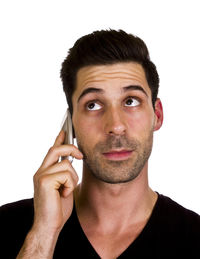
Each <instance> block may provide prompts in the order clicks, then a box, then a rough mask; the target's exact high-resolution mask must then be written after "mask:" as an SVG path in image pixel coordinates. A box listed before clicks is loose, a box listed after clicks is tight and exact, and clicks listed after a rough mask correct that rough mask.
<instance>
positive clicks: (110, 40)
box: [60, 29, 159, 114]
mask: <svg viewBox="0 0 200 259" xmlns="http://www.w3.org/2000/svg"><path fill="white" fill-rule="evenodd" d="M130 61H132V62H137V63H139V64H141V65H142V67H143V69H144V71H145V75H146V79H147V82H148V84H149V87H150V89H151V93H152V104H153V107H154V105H155V101H156V99H157V95H158V88H159V76H158V73H157V70H156V66H155V65H154V64H153V62H152V61H151V60H150V57H149V52H148V49H147V46H146V44H145V43H144V42H143V40H141V39H140V38H139V37H137V36H134V35H132V34H128V33H126V32H124V31H123V30H119V31H116V30H111V29H110V30H101V31H94V32H93V33H91V34H88V35H85V36H83V37H81V38H80V39H78V40H77V41H76V42H75V44H74V46H73V47H72V48H71V49H69V52H68V56H67V57H66V59H65V60H64V62H63V63H62V68H61V73H60V76H61V79H62V83H63V90H64V92H65V95H66V98H67V102H68V105H69V108H70V112H71V114H72V112H73V106H72V95H73V93H74V90H75V86H76V75H77V72H78V70H79V69H80V68H82V67H85V66H90V65H107V64H114V63H119V62H130Z"/></svg>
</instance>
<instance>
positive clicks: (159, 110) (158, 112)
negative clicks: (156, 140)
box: [154, 98, 163, 131]
mask: <svg viewBox="0 0 200 259" xmlns="http://www.w3.org/2000/svg"><path fill="white" fill-rule="evenodd" d="M162 124H163V107H162V102H161V100H160V99H159V98H157V100H156V102H155V123H154V131H156V130H159V129H160V128H161V126H162Z"/></svg>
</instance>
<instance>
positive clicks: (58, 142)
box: [53, 130, 66, 147]
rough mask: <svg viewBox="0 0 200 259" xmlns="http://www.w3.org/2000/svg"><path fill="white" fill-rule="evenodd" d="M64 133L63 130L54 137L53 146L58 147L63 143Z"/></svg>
mask: <svg viewBox="0 0 200 259" xmlns="http://www.w3.org/2000/svg"><path fill="white" fill-rule="evenodd" d="M65 134H66V133H65V132H64V130H61V131H60V132H59V134H58V136H57V137H56V140H55V142H54V144H53V146H55V147H57V146H60V145H61V144H63V143H64V140H65Z"/></svg>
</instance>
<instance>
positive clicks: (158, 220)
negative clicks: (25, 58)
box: [0, 194, 200, 259]
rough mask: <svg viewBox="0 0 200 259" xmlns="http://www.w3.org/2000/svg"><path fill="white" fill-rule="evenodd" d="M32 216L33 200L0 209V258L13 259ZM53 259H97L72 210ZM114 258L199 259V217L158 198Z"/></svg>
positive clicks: (31, 221) (160, 196)
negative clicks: (138, 229)
mask: <svg viewBox="0 0 200 259" xmlns="http://www.w3.org/2000/svg"><path fill="white" fill-rule="evenodd" d="M33 215H34V210H33V199H27V200H22V201H18V202H14V203H10V204H6V205H4V206H2V207H1V208H0V237H1V249H0V258H4V259H14V258H16V255H17V254H18V252H19V250H20V248H21V246H22V244H23V242H24V239H25V237H26V234H27V232H28V231H29V230H30V228H31V226H32V223H33ZM53 258H54V259H65V258H87V259H89V258H100V257H99V256H98V254H97V253H96V251H95V250H94V248H93V247H92V245H91V244H90V242H89V241H88V239H87V237H86V236H85V234H84V232H83V230H82V228H81V226H80V223H79V221H78V218H77V214H76V210H75V206H74V209H73V212H72V215H71V217H70V218H69V219H68V221H67V222H66V224H65V225H64V227H63V229H62V231H61V233H60V235H59V238H58V241H57V244H56V248H55V252H54V257H53ZM118 258H121V259H123V258H133V259H137V258H145V259H146V258H162V259H163V258H168V259H171V258H188V259H192V258H198V259H199V258H200V216H199V215H198V214H196V213H195V212H192V211H190V210H188V209H185V208H184V207H182V206H181V205H179V204H177V203H176V202H174V201H173V200H171V199H170V198H168V197H166V196H164V195H161V194H158V199H157V202H156V204H155V206H154V209H153V211H152V214H151V216H150V218H149V220H148V222H147V224H146V226H145V227H144V229H143V230H142V232H141V233H140V235H139V236H138V237H137V238H136V239H135V240H134V242H133V243H132V244H131V245H130V246H129V247H128V248H127V249H126V250H125V251H124V252H123V253H122V254H121V255H120V256H119V257H118Z"/></svg>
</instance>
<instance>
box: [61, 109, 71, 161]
mask: <svg viewBox="0 0 200 259" xmlns="http://www.w3.org/2000/svg"><path fill="white" fill-rule="evenodd" d="M61 129H63V130H64V131H65V134H66V136H65V141H64V144H74V138H73V127H72V118H71V114H70V111H69V108H68V109H67V111H66V113H65V116H64V118H63V122H62V125H61ZM63 159H68V160H69V161H70V162H71V163H72V162H73V159H74V158H73V157H72V156H67V157H61V160H63Z"/></svg>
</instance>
